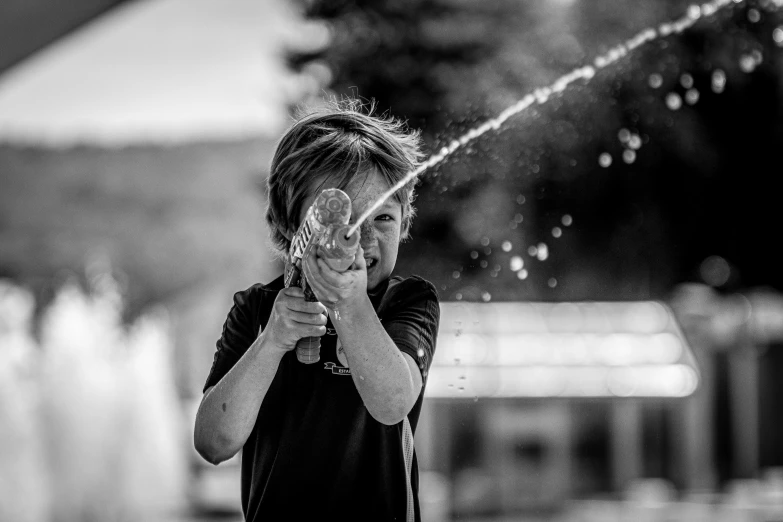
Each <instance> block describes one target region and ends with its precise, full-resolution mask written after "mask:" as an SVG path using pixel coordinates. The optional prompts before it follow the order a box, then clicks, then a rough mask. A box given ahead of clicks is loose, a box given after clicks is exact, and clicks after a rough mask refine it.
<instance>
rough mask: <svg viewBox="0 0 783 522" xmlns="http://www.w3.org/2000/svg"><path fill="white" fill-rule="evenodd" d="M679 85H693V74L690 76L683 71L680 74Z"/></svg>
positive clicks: (687, 87)
mask: <svg viewBox="0 0 783 522" xmlns="http://www.w3.org/2000/svg"><path fill="white" fill-rule="evenodd" d="M680 85H682V86H683V87H685V88H686V89H690V88H691V87H693V76H691V75H690V74H688V73H685V74H683V75H682V76H680Z"/></svg>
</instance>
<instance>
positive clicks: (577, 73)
mask: <svg viewBox="0 0 783 522" xmlns="http://www.w3.org/2000/svg"><path fill="white" fill-rule="evenodd" d="M742 1H743V0H712V1H711V2H706V3H704V4H701V5H691V6H690V7H688V10H687V12H686V14H685V15H684V16H683V17H681V18H679V19H677V20H674V21H672V22H668V23H663V24H660V25H659V26H658V27H657V28H655V27H650V28H647V29H645V30H643V31H641V32H639V33H638V34H637V35H636V36H634V37H632V38H630V39H628V40H626V41H625V42H622V43H620V44H618V45H616V46H615V47H612V48H611V49H609V51H607V52H606V53H605V54H603V55H601V56H598V57H597V58H595V60H593V63H592V65H584V66H582V67H579V68H577V69H574V70H573V71H571V72H570V73H568V74H566V75H564V76H561V77H560V78H558V79H557V80H555V82H554V83H552V84H551V85H549V86H548V87H542V88H539V89H536V90H535V91H533V92H532V93H531V94H528V95H527V96H525V97H524V98H522V99H521V100H519V101H517V102H516V103H515V104H513V105H511V106H509V107H508V108H506V109H505V110H503V111H502V112H501V113H500V114H498V115H497V116H496V117H495V118H492V119H490V120H487V121H485V122H484V123H482V124H481V125H479V126H477V127H474V128H472V129H470V130H469V131H468V132H466V133H465V134H463V135H462V136H460V137H459V138H457V139H454V140H452V141H451V142H450V143H449V145H448V146H445V147H443V148H441V149H440V151H439V152H438V153H437V154H433V155H432V156H430V157H429V159H427V161H425V162H424V163H422V164H421V166H419V167H418V168H417V169H415V170H412V171H410V172H409V173H408V174H406V175H405V177H403V178H402V179H401V180H400V181H398V182H397V183H396V184H395V185H394V186H393V187H391V188H390V189H389V190H388V191H386V192H385V193H384V194H383V195H382V196H381V197H380V198H379V199H378V201H376V202H375V203H374V204H373V205H372V206H371V207H370V208H368V209H367V210H366V211H365V212H364V213H363V214H362V215H361V216H359V219H357V220H356V223H354V225H353V226H351V228H350V229H349V230H348V235H349V236H350V235H351V234H353V233H354V232H356V230H357V229H358V228H359V227H360V226H361V224H362V223H364V221H366V220H367V218H368V217H370V216H371V215H372V213H373V212H375V211H376V210H377V209H379V208H380V207H381V206H382V205H383V204H384V203H385V202H386V200H388V199H389V198H390V197H392V196H393V195H394V193H395V192H397V191H398V190H400V189H401V188H402V187H404V186H405V185H407V184H408V183H410V181H411V180H413V179H414V178H416V176H418V175H419V174H421V173H422V172H424V171H425V170H427V169H429V168H431V167H434V166H435V165H437V164H439V163H440V162H442V161H443V160H445V159H446V158H447V157H448V156H449V155H451V154H452V153H453V152H454V151H456V150H457V149H459V148H460V147H463V146H465V145H466V144H468V143H470V142H471V141H473V140H475V139H476V138H478V137H479V136H481V135H482V134H484V133H486V132H487V131H489V130H497V129H499V128H500V126H501V125H503V123H504V122H505V121H506V120H507V119H509V118H510V117H512V116H514V115H516V114H519V113H520V112H522V111H524V110H525V109H527V108H528V107H530V106H531V105H533V104H534V103H538V104H539V105H543V104H544V103H546V102H547V101H548V100H549V97H550V96H552V95H553V94H557V93H559V92H563V91H564V90H565V88H566V87H568V86H569V85H570V84H572V83H573V82H575V81H577V80H580V79H585V80H587V81H589V80H590V79H592V78H593V76H595V74H596V72H597V71H598V70H600V69H603V68H605V67H608V66H609V65H611V64H613V63H614V62H616V61H618V60H619V59H620V58H622V57H624V56H625V55H627V54H628V53H629V52H631V51H633V50H634V49H636V48H637V47H639V46H641V45H643V44H645V43H649V42H652V41H654V40H656V39H658V38H662V37H666V36H669V35H671V34H676V33H681V32H683V31H684V30H685V29H687V28H689V27H691V26H692V25H693V24H695V23H696V22H697V21H698V20H700V19H702V18H706V17H710V16H713V15H714V14H715V13H717V12H718V11H719V10H721V9H723V8H725V7H728V6H730V5H732V4H739V3H741V2H742ZM780 1H781V0H775V3H776V5H777V3H778V2H780Z"/></svg>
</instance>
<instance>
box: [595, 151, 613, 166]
mask: <svg viewBox="0 0 783 522" xmlns="http://www.w3.org/2000/svg"><path fill="white" fill-rule="evenodd" d="M598 164H599V165H601V166H602V167H604V168H606V167H608V166H609V165H611V164H612V155H611V154H609V153H608V152H604V153H603V154H601V155H600V156H598Z"/></svg>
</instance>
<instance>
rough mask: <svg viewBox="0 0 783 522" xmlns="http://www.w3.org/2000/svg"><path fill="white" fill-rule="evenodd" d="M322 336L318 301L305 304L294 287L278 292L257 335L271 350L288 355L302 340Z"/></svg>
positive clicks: (323, 314)
mask: <svg viewBox="0 0 783 522" xmlns="http://www.w3.org/2000/svg"><path fill="white" fill-rule="evenodd" d="M325 333H326V308H325V307H324V305H322V304H321V303H319V302H318V301H305V298H304V291H303V290H302V289H301V288H299V287H298V286H292V287H289V288H284V289H282V290H280V293H278V294H277V298H276V299H275V304H274V305H273V307H272V314H271V315H270V316H269V322H268V323H267V327H266V329H265V330H264V331H263V332H261V335H264V336H266V338H267V339H268V340H269V341H271V342H272V345H273V346H277V347H279V348H282V349H283V350H286V351H290V350H293V349H294V348H296V343H297V341H299V339H301V338H302V337H320V336H322V335H324V334H325Z"/></svg>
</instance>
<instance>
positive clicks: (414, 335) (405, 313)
mask: <svg viewBox="0 0 783 522" xmlns="http://www.w3.org/2000/svg"><path fill="white" fill-rule="evenodd" d="M387 299H388V305H387V307H382V308H385V309H386V311H385V313H382V314H380V315H382V322H383V325H384V328H385V329H386V333H388V334H389V337H390V338H391V339H392V341H394V343H395V344H396V345H397V347H398V348H399V349H400V351H402V352H403V353H407V354H408V355H410V356H411V357H412V358H413V360H414V361H416V363H417V364H418V366H419V370H421V377H422V382H423V383H425V384H426V382H427V374H428V373H429V368H430V364H431V363H432V357H433V355H434V354H435V345H436V341H437V334H438V324H439V322H440V306H439V304H438V293H437V291H436V290H435V287H434V286H433V285H432V283H430V282H428V281H425V280H424V279H422V278H420V277H411V278H408V279H405V280H403V281H401V282H400V283H398V284H395V285H393V286H390V288H389V290H388V292H387V295H386V296H385V298H384V301H387ZM380 311H381V310H379V312H380Z"/></svg>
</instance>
